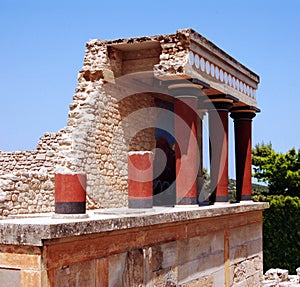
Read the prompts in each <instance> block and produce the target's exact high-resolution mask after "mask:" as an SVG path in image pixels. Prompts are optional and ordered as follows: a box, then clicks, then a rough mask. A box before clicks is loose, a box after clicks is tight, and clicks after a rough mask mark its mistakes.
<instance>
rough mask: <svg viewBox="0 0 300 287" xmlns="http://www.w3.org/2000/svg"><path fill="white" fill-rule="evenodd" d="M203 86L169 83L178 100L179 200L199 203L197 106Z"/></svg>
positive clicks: (176, 137)
mask: <svg viewBox="0 0 300 287" xmlns="http://www.w3.org/2000/svg"><path fill="white" fill-rule="evenodd" d="M201 89H202V86H200V85H199V86H198V85H195V84H183V85H181V84H174V85H171V86H169V91H170V93H171V94H172V95H173V96H174V97H175V99H174V129H175V133H174V134H175V140H176V147H175V149H176V203H177V204H186V205H189V204H197V174H198V164H199V162H198V159H199V154H198V144H197V106H198V97H199V96H200V95H202V90H201Z"/></svg>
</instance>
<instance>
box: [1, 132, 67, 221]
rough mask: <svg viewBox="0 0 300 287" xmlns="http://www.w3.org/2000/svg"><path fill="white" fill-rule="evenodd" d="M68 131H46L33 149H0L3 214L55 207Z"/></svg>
mask: <svg viewBox="0 0 300 287" xmlns="http://www.w3.org/2000/svg"><path fill="white" fill-rule="evenodd" d="M67 134H68V133H67V131H66V130H61V131H59V132H57V133H45V134H44V135H43V136H42V137H41V138H40V140H39V143H38V145H37V149H36V150H33V151H16V152H4V151H1V152H0V216H8V215H15V214H22V213H36V212H50V211H53V209H54V173H55V169H56V167H57V165H58V164H59V162H60V161H62V162H63V156H61V155H60V153H61V152H63V150H64V149H65V147H66V146H68V145H70V143H69V142H68V139H67Z"/></svg>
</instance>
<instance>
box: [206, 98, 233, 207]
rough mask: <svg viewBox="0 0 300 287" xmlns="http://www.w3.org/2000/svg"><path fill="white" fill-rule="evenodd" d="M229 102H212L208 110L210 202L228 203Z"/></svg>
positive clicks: (230, 104)
mask: <svg viewBox="0 0 300 287" xmlns="http://www.w3.org/2000/svg"><path fill="white" fill-rule="evenodd" d="M231 106H232V101H231V100H225V99H222V101H217V100H216V101H213V102H212V107H211V108H210V109H209V112H208V113H209V139H210V180H211V191H212V194H211V196H210V202H211V203H214V202H228V111H229V108H231Z"/></svg>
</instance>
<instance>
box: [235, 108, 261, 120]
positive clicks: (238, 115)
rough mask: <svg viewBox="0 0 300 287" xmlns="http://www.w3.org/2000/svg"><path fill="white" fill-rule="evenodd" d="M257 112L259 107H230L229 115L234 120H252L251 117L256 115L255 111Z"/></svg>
mask: <svg viewBox="0 0 300 287" xmlns="http://www.w3.org/2000/svg"><path fill="white" fill-rule="evenodd" d="M259 112H260V109H259V108H257V107H252V106H245V107H233V108H231V109H230V117H231V118H233V119H234V121H240V120H244V121H245V120H246V121H252V119H253V118H254V117H255V116H256V113H259Z"/></svg>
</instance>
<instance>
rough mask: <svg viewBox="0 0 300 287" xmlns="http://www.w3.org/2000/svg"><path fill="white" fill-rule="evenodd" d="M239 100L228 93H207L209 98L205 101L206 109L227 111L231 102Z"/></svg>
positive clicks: (231, 104)
mask: <svg viewBox="0 0 300 287" xmlns="http://www.w3.org/2000/svg"><path fill="white" fill-rule="evenodd" d="M238 101H239V100H238V99H237V98H236V97H234V96H232V95H229V94H217V95H209V99H208V100H206V101H205V103H206V106H207V109H208V110H210V111H211V110H217V111H226V112H228V111H229V110H230V109H231V108H232V106H233V103H235V102H238Z"/></svg>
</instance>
